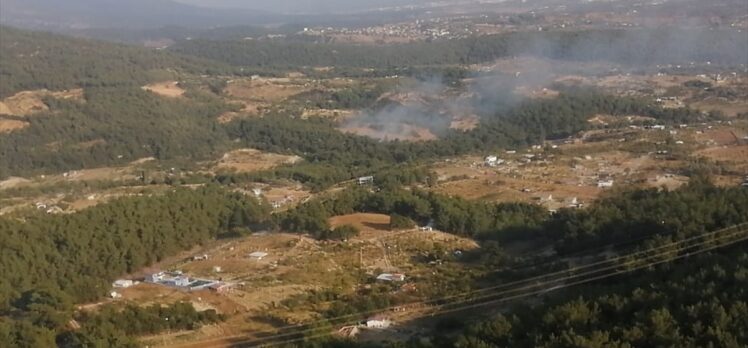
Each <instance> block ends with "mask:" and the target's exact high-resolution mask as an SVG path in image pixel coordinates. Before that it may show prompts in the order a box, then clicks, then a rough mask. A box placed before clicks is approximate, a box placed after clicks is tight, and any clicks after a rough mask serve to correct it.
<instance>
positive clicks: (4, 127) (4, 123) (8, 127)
mask: <svg viewBox="0 0 748 348" xmlns="http://www.w3.org/2000/svg"><path fill="white" fill-rule="evenodd" d="M0 113H1V112H0ZM28 126H29V123H28V122H25V121H20V120H11V119H5V118H0V133H10V132H12V131H15V130H19V129H23V128H26V127H28Z"/></svg>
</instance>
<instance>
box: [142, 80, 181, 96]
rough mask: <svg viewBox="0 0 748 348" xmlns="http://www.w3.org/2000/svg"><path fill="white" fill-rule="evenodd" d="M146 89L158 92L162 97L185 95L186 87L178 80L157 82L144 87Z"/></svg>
mask: <svg viewBox="0 0 748 348" xmlns="http://www.w3.org/2000/svg"><path fill="white" fill-rule="evenodd" d="M142 88H143V89H144V90H146V91H149V92H153V93H156V94H158V95H160V96H162V97H168V98H177V97H181V96H182V95H184V92H185V91H184V89H182V88H180V87H179V82H177V81H165V82H156V83H152V84H150V85H145V86H143V87H142Z"/></svg>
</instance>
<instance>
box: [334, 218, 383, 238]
mask: <svg viewBox="0 0 748 348" xmlns="http://www.w3.org/2000/svg"><path fill="white" fill-rule="evenodd" d="M329 223H330V227H332V228H336V227H338V226H343V225H351V226H353V227H356V228H358V230H359V231H361V235H360V236H359V237H360V238H367V237H368V238H370V237H374V236H376V235H378V234H381V233H382V232H389V231H390V216H389V215H384V214H370V213H356V214H348V215H340V216H335V217H332V218H330V220H329Z"/></svg>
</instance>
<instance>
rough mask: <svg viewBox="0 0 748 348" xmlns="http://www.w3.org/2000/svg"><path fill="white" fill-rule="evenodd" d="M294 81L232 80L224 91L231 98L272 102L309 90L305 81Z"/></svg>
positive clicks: (284, 79) (286, 79) (285, 79)
mask: <svg viewBox="0 0 748 348" xmlns="http://www.w3.org/2000/svg"><path fill="white" fill-rule="evenodd" d="M294 82H296V81H294ZM294 82H292V80H291V79H288V78H283V79H263V78H260V79H255V80H234V81H231V82H230V83H229V84H228V86H227V87H226V90H225V91H226V93H227V94H228V95H229V96H230V97H232V98H236V99H240V100H250V101H256V102H266V103H272V102H278V101H281V100H283V99H286V98H288V97H290V96H292V95H295V94H299V93H301V92H304V91H308V90H311V87H310V86H308V83H306V82H305V81H300V82H298V83H294Z"/></svg>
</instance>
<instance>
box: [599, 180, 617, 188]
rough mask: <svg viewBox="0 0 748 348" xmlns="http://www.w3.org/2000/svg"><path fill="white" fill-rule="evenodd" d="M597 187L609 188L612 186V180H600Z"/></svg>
mask: <svg viewBox="0 0 748 348" xmlns="http://www.w3.org/2000/svg"><path fill="white" fill-rule="evenodd" d="M597 187H598V188H610V187H613V180H600V181H598V182H597Z"/></svg>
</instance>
